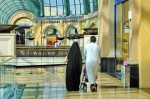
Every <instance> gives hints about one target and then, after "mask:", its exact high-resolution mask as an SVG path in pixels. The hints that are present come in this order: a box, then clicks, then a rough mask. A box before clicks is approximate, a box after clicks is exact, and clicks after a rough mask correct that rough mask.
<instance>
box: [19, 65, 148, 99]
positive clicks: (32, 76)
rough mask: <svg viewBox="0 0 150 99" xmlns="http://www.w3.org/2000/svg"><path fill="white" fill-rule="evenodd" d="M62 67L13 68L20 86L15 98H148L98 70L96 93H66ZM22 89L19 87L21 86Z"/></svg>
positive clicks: (142, 92)
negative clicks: (18, 94)
mask: <svg viewBox="0 0 150 99" xmlns="http://www.w3.org/2000/svg"><path fill="white" fill-rule="evenodd" d="M65 68H66V67H65V66H57V67H55V66H54V67H48V66H47V67H45V68H17V69H16V81H17V83H18V84H19V85H24V86H23V87H20V90H21V91H20V92H22V93H20V95H21V97H20V96H18V97H17V99H20V98H21V99H150V94H148V93H146V92H144V91H143V90H139V89H136V88H125V87H124V84H123V83H122V82H120V80H118V79H116V78H113V77H111V76H109V75H107V74H105V73H100V72H98V79H97V84H98V90H97V92H91V91H90V89H89V85H88V89H87V91H86V92H85V91H82V90H80V91H74V92H68V91H66V87H65ZM21 88H22V89H21Z"/></svg>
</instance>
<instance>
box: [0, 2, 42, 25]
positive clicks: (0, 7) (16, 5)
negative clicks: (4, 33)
mask: <svg viewBox="0 0 150 99" xmlns="http://www.w3.org/2000/svg"><path fill="white" fill-rule="evenodd" d="M42 8H43V0H0V24H8V23H9V22H8V21H9V18H10V17H11V16H12V15H13V14H14V13H15V12H18V11H22V10H24V11H29V12H31V13H33V14H34V16H36V17H39V16H43V11H42Z"/></svg>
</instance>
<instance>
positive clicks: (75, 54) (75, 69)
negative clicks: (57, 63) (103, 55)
mask: <svg viewBox="0 0 150 99" xmlns="http://www.w3.org/2000/svg"><path fill="white" fill-rule="evenodd" d="M81 70H82V56H81V52H80V48H79V45H78V43H77V42H74V43H73V44H72V46H71V48H70V50H69V53H68V64H67V68H66V87H67V90H68V91H78V90H79V85H80V75H81Z"/></svg>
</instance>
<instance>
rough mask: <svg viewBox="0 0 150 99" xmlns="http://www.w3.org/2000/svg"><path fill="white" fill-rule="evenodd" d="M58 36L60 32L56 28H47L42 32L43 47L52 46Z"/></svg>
mask: <svg viewBox="0 0 150 99" xmlns="http://www.w3.org/2000/svg"><path fill="white" fill-rule="evenodd" d="M58 36H60V31H59V30H58V28H57V27H56V26H54V25H49V26H47V27H46V28H45V29H44V30H43V32H42V37H43V38H44V45H54V44H55V42H56V40H57V38H58Z"/></svg>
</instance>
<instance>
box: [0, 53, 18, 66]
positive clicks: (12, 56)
mask: <svg viewBox="0 0 150 99" xmlns="http://www.w3.org/2000/svg"><path fill="white" fill-rule="evenodd" d="M0 57H1V58H3V57H5V58H6V57H8V59H7V60H3V61H2V62H0V64H3V63H5V62H7V61H9V60H10V59H12V58H14V57H16V56H15V55H0Z"/></svg>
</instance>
